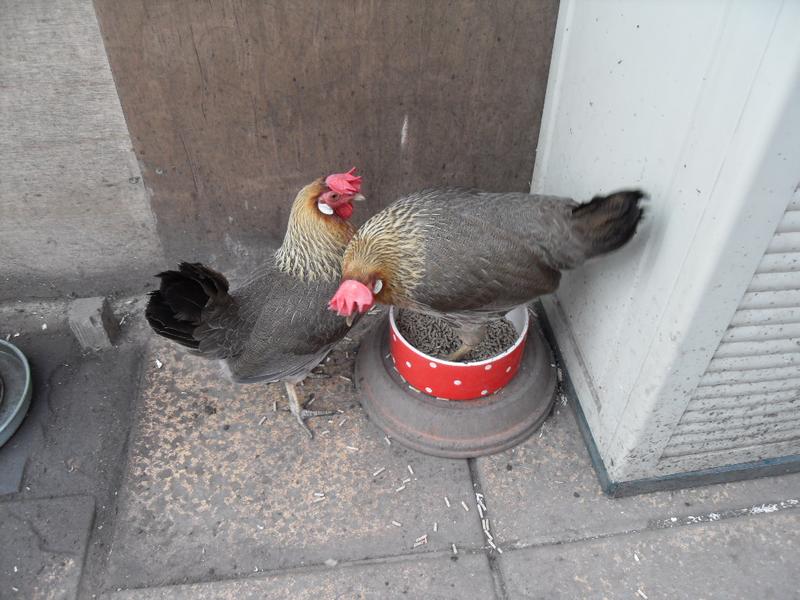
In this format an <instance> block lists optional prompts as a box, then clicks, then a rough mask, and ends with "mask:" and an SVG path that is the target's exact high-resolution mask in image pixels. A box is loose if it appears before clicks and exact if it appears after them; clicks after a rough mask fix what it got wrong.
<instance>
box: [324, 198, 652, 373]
mask: <svg viewBox="0 0 800 600" xmlns="http://www.w3.org/2000/svg"><path fill="white" fill-rule="evenodd" d="M642 197H643V194H642V192H640V191H638V190H630V191H620V192H616V193H614V194H610V195H608V196H597V197H595V198H594V199H592V200H591V201H590V202H587V203H584V204H578V203H577V202H575V201H573V200H571V199H566V198H557V197H554V196H537V195H530V194H521V193H506V194H493V193H487V192H481V191H476V190H462V189H443V190H426V191H423V192H418V193H415V194H411V195H409V196H407V197H405V198H402V199H400V200H398V201H396V202H395V203H393V204H392V205H390V206H389V207H387V208H386V209H385V210H383V211H381V212H380V213H378V214H377V215H375V216H373V217H372V218H371V219H369V220H368V221H367V222H366V223H364V225H362V226H361V228H360V229H359V230H358V232H357V233H356V234H355V236H354V237H353V239H352V240H351V241H350V244H349V245H348V247H347V250H346V251H345V257H344V267H343V278H342V279H343V281H342V283H341V285H340V287H339V289H338V290H337V292H336V294H335V295H334V296H333V298H332V299H331V302H330V307H331V309H333V310H335V311H337V312H338V313H339V314H340V315H342V316H349V315H352V314H354V313H359V312H364V311H366V310H368V309H369V308H370V307H371V306H372V304H373V303H374V302H380V303H382V304H394V305H396V306H399V307H401V308H408V309H411V310H417V311H421V312H426V313H429V314H433V315H436V316H440V317H444V318H445V319H447V320H448V321H450V322H451V323H452V324H454V325H455V326H456V327H457V330H458V333H459V336H460V337H461V342H462V344H461V347H460V348H459V349H458V350H456V351H455V352H454V353H453V354H452V355H451V356H449V357H448V358H450V359H451V360H458V359H459V358H461V357H463V356H464V355H466V354H467V353H468V352H470V350H472V348H474V347H475V346H476V345H477V344H478V343H479V342H480V341H481V339H482V338H483V335H484V332H485V325H486V323H487V322H488V321H490V320H493V319H496V318H499V317H500V316H501V315H503V314H504V313H505V312H507V311H509V310H511V309H512V308H514V307H515V306H519V305H520V304H524V303H526V302H529V301H531V300H533V299H535V298H537V297H539V296H542V295H544V294H549V293H551V292H554V291H555V290H556V289H557V288H558V284H559V282H560V280H561V271H562V270H565V269H574V268H575V267H577V266H579V265H581V264H583V263H584V262H585V261H587V260H588V259H590V258H592V257H595V256H600V255H602V254H605V253H607V252H611V251H612V250H616V249H617V248H619V247H621V246H622V245H624V244H625V243H627V242H628V240H630V239H631V237H633V234H634V233H635V231H636V227H637V225H638V223H639V221H640V219H641V217H642V207H641V206H640V201H641V199H642Z"/></svg>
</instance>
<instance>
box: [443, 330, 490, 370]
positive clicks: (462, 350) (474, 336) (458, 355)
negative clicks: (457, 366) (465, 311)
mask: <svg viewBox="0 0 800 600" xmlns="http://www.w3.org/2000/svg"><path fill="white" fill-rule="evenodd" d="M456 333H457V334H458V337H459V338H460V339H461V345H460V346H459V347H458V348H456V349H455V351H453V352H451V353H450V354H448V355H447V356H446V357H445V360H449V361H452V362H458V361H460V360H461V359H462V358H464V357H465V356H466V355H467V354H469V353H470V352H472V351H473V350H474V349H475V348H477V347H478V345H479V344H480V343H481V342H482V341H483V338H484V337H485V336H486V325H474V324H461V325H459V327H458V328H457V329H456Z"/></svg>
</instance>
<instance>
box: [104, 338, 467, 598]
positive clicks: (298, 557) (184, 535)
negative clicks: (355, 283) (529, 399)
mask: <svg viewBox="0 0 800 600" xmlns="http://www.w3.org/2000/svg"><path fill="white" fill-rule="evenodd" d="M145 368H146V370H147V373H146V376H145V380H144V384H143V393H142V397H141V402H140V406H139V407H138V414H137V417H136V422H135V424H134V428H135V429H134V432H133V433H132V437H131V442H130V446H131V451H130V458H129V464H128V473H127V475H126V479H125V484H124V490H123V492H121V493H120V496H121V498H120V508H119V516H118V519H117V524H116V527H115V531H114V540H113V545H112V552H111V556H110V561H109V574H108V578H107V587H110V588H112V587H139V586H148V585H155V584H174V583H182V582H191V581H197V580H203V579H209V578H215V577H222V576H224V577H233V576H237V575H238V574H242V573H253V572H254V571H256V570H264V569H270V570H272V569H277V568H285V567H297V566H301V565H308V564H322V563H323V562H324V561H325V560H326V559H335V560H340V561H341V560H359V559H365V558H376V557H383V556H393V555H398V554H402V553H408V552H412V551H413V552H419V553H425V552H430V551H431V550H444V551H447V550H448V549H449V548H450V546H451V544H452V543H456V544H457V545H459V546H464V547H468V546H473V547H478V545H479V544H480V542H481V534H480V525H479V521H478V518H477V515H476V513H475V510H474V509H473V510H471V511H470V512H466V511H464V509H463V508H462V507H461V504H460V502H461V501H462V500H464V501H466V502H470V500H472V501H473V502H474V494H473V488H472V483H471V478H470V474H469V468H468V465H467V462H466V461H463V460H444V459H437V458H432V457H427V456H424V455H421V454H418V453H415V452H413V451H410V450H406V449H403V448H402V447H401V446H399V444H397V443H396V442H395V443H394V444H392V445H391V446H390V445H387V443H386V441H385V440H384V436H383V434H382V433H380V432H379V431H378V430H377V429H376V428H375V427H373V426H372V425H371V424H370V423H369V422H368V421H367V419H366V418H365V416H364V413H363V412H362V410H361V408H360V406H359V404H358V402H357V400H356V397H355V393H354V390H353V387H352V382H351V381H348V380H346V379H344V378H343V377H347V376H348V374H351V370H352V348H351V349H347V348H345V349H343V350H338V351H337V352H336V353H335V354H334V355H333V357H332V360H331V361H330V362H329V363H328V364H327V365H326V366H325V368H326V370H327V371H328V372H330V373H331V374H332V376H331V377H330V378H327V379H313V380H308V381H307V383H306V384H305V387H304V392H305V393H306V394H308V393H312V392H313V393H315V395H316V400H315V402H314V404H313V406H312V408H313V409H334V410H342V411H343V413H341V414H337V415H336V416H333V417H330V418H327V417H325V418H316V419H312V420H311V421H310V426H311V428H312V429H313V430H314V432H315V434H316V435H315V438H314V439H313V440H309V439H308V438H307V437H306V436H305V435H304V434H303V432H302V431H301V430H300V429H299V427H298V426H297V424H296V423H295V422H294V421H293V419H292V418H291V417H290V415H289V414H288V413H287V412H283V411H280V410H279V411H278V412H273V410H272V407H273V402H277V404H278V406H279V407H285V406H286V399H285V398H284V395H283V394H284V391H283V386H282V385H266V384H259V385H235V384H232V383H229V382H228V381H227V380H226V379H225V378H224V377H223V376H222V375H221V370H220V366H219V365H218V364H217V363H215V362H210V361H206V360H203V359H201V358H198V357H194V356H192V355H188V354H184V353H183V352H182V351H180V350H176V349H175V348H174V346H173V345H171V344H169V343H168V342H162V341H161V340H156V341H154V342H153V346H152V348H151V351H150V354H149V358H147V360H146V367H145ZM408 465H411V469H412V470H413V473H411V472H410V471H409V470H408ZM381 469H383V470H382V471H381V472H380V473H379V474H378V475H373V474H374V473H376V472H378V471H379V470H381ZM404 479H409V480H410V481H407V482H405V483H403V480H404ZM402 486H405V488H404V489H400V490H399V491H398V488H401V487H402ZM315 494H324V496H321V495H319V496H318V495H315ZM445 496H448V497H449V500H450V502H451V507H450V508H447V507H446V506H445V502H444V497H445ZM393 522H396V523H398V524H399V526H397V525H394V524H393ZM434 522H437V523H438V532H436V533H434V532H433V524H434ZM425 533H427V534H428V544H426V545H422V546H420V547H418V548H416V549H413V545H414V542H415V540H416V539H417V538H418V537H419V536H422V535H423V534H425Z"/></svg>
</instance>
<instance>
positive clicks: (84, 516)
mask: <svg viewBox="0 0 800 600" xmlns="http://www.w3.org/2000/svg"><path fill="white" fill-rule="evenodd" d="M93 515H94V500H93V498H91V497H89V496H72V497H70V498H54V499H50V500H35V501H29V502H4V503H0V540H3V541H2V543H0V598H4V599H5V598H9V599H11V598H19V599H20V600H22V599H23V598H31V599H33V598H41V599H48V600H51V599H52V600H70V599H72V598H75V597H76V594H77V592H78V582H79V580H80V577H81V570H82V568H83V558H84V553H85V551H86V543H87V541H88V538H89V529H90V527H91V525H92V517H93Z"/></svg>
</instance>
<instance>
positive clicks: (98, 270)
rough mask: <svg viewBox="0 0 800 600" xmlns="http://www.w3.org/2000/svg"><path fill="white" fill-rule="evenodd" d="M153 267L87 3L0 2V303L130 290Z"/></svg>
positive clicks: (147, 216)
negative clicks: (112, 290) (13, 300)
mask: <svg viewBox="0 0 800 600" xmlns="http://www.w3.org/2000/svg"><path fill="white" fill-rule="evenodd" d="M160 262H162V259H161V251H160V244H159V241H158V238H157V236H156V229H155V220H154V218H153V215H152V214H151V212H150V208H149V202H148V199H147V195H146V192H145V189H144V185H143V182H142V179H141V173H140V172H139V166H138V164H137V162H136V157H135V155H134V154H133V152H132V150H131V142H130V137H129V135H128V130H127V127H126V125H125V120H124V118H123V116H122V110H121V108H120V104H119V100H118V98H117V93H116V89H115V87H114V83H113V80H112V77H111V70H110V69H109V66H108V61H107V59H106V54H105V50H104V48H103V42H102V40H101V37H100V31H99V28H98V26H97V21H96V19H95V15H94V9H93V7H92V4H91V1H90V0H61V1H59V2H50V1H48V0H0V300H6V299H15V298H24V297H31V296H58V295H62V294H66V293H76V294H79V295H90V294H92V293H94V292H96V291H104V290H111V289H127V290H134V289H140V288H141V287H142V285H144V283H145V281H146V280H147V279H148V278H149V277H150V275H151V273H152V272H153V269H154V268H155V266H156V264H157V263H160Z"/></svg>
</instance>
